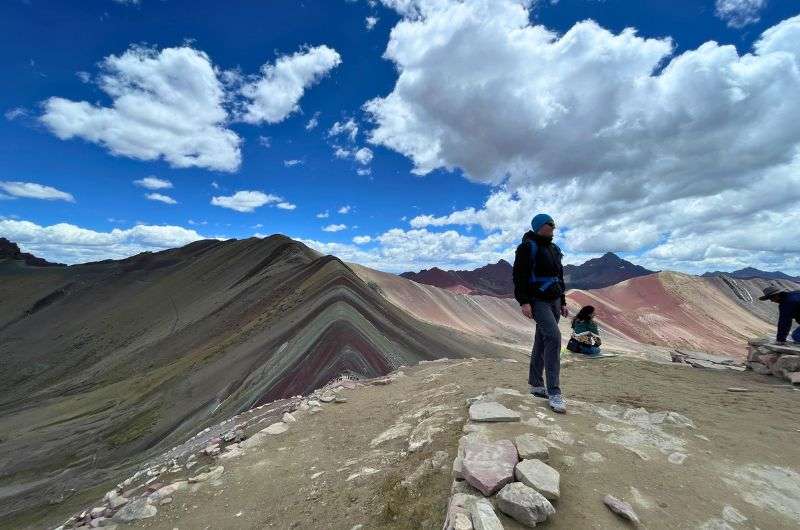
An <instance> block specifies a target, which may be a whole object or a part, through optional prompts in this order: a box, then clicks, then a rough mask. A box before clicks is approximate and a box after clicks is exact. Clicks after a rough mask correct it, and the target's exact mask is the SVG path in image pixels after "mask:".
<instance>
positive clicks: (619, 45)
mask: <svg viewBox="0 0 800 530" xmlns="http://www.w3.org/2000/svg"><path fill="white" fill-rule="evenodd" d="M384 3H385V4H387V5H390V7H395V8H396V9H397V10H398V12H400V13H401V14H402V15H404V18H403V19H401V20H400V22H398V24H397V25H396V26H395V27H394V29H393V31H392V32H391V36H390V40H389V43H388V46H387V48H386V51H385V57H387V58H388V59H390V60H392V61H393V62H394V63H395V65H396V67H397V71H398V78H397V81H396V83H395V86H394V89H393V90H392V92H391V93H390V94H389V95H388V96H386V97H382V98H376V99H373V100H371V101H369V102H367V103H366V105H365V109H366V110H367V112H369V113H370V114H371V116H372V119H373V120H374V122H375V124H376V126H375V128H374V129H373V130H372V131H369V132H368V137H369V139H370V141H371V142H372V143H374V144H377V145H383V146H386V147H388V148H390V149H393V150H395V151H397V152H399V153H401V154H403V155H405V156H407V157H408V158H409V159H411V161H412V162H413V163H414V172H415V173H417V174H420V175H424V174H427V173H429V172H431V171H433V170H436V169H445V170H455V171H460V172H462V174H463V175H464V176H466V177H467V178H468V179H470V180H472V181H474V182H479V183H485V184H491V185H498V186H500V188H496V189H495V191H492V192H491V193H490V194H489V197H488V199H487V201H486V204H485V205H484V207H482V208H470V209H464V210H459V211H455V212H450V213H448V214H446V215H430V214H429V215H422V216H419V217H417V218H415V219H414V220H412V227H415V228H425V227H429V226H441V227H444V226H446V225H463V226H465V227H466V228H467V229H469V228H470V227H471V226H474V225H480V226H481V227H483V229H484V230H486V231H487V232H488V235H487V236H486V238H485V240H491V241H492V243H493V244H496V245H497V246H496V247H495V249H496V250H498V251H501V250H502V251H504V252H505V251H508V249H511V250H512V251H513V246H514V245H515V244H516V242H517V241H518V240H519V236H520V235H521V233H522V231H524V230H525V228H526V226H527V224H528V222H529V220H530V217H531V216H532V215H533V213H535V212H537V211H547V212H548V213H551V214H552V215H554V216H557V221H558V222H559V228H560V230H559V231H560V233H561V237H562V238H563V239H562V243H563V245H564V246H565V247H566V248H567V249H568V250H569V251H571V252H572V254H573V255H580V254H586V253H594V252H601V251H606V250H612V251H614V250H616V251H622V252H631V253H635V254H641V255H642V256H643V259H648V260H649V263H650V264H651V265H655V266H656V268H667V267H671V266H675V267H678V268H681V269H683V270H695V271H698V270H700V269H701V268H703V267H706V266H708V265H712V264H713V263H715V262H713V261H710V260H713V259H717V260H723V259H724V260H727V261H726V262H727V263H730V262H731V260H734V259H735V260H737V262H739V263H745V262H748V261H749V262H750V263H752V264H754V265H756V266H758V265H757V264H761V265H771V264H774V265H777V266H778V267H776V268H780V265H781V263H784V264H785V265H786V268H791V267H794V268H795V269H796V268H797V267H798V265H797V261H796V259H795V258H794V257H793V255H792V254H791V253H792V252H795V251H796V250H795V249H796V248H797V247H796V245H797V244H798V243H796V240H797V238H796V237H793V236H794V232H796V231H792V230H791V229H787V228H786V227H785V225H784V224H783V223H782V222H781V220H783V219H786V220H788V221H793V220H794V219H795V218H796V217H795V216H796V214H794V212H795V211H797V210H798V209H797V204H798V203H800V182H799V181H798V179H800V17H794V18H790V19H787V20H784V21H783V22H781V23H779V24H776V25H775V26H773V27H772V28H770V29H768V30H766V31H764V32H763V34H762V35H761V36H760V38H759V39H758V40H757V41H756V43H755V44H754V46H753V49H752V50H751V51H749V52H747V53H739V52H738V51H737V49H736V48H735V47H734V46H732V45H725V44H719V43H716V42H711V41H710V42H706V43H704V44H702V45H700V46H699V47H697V48H696V49H690V50H686V51H684V52H682V53H680V54H676V53H674V46H673V43H672V41H671V40H670V39H669V38H647V37H645V36H640V35H638V34H637V33H636V31H635V30H634V29H627V30H624V31H622V32H620V33H613V32H611V31H608V30H606V29H604V28H602V27H601V26H599V25H598V24H596V23H595V22H592V21H585V22H580V23H577V24H575V25H574V26H573V27H572V28H570V29H569V30H568V31H566V32H565V33H563V34H557V33H555V32H553V31H551V30H549V29H548V28H546V27H544V26H541V25H536V24H532V23H531V22H530V20H531V19H530V13H529V11H528V8H529V7H530V5H531V2H529V1H523V0H492V1H488V0H464V1H455V0H411V1H406V2H404V1H400V0H397V1H385V2H384ZM768 214H772V215H774V216H775V217H770V216H769V215H768ZM743 226H754V227H759V231H757V232H753V233H754V236H753V237H751V238H749V239H750V240H748V238H747V237H742V234H741V232H740V228H741V227H743ZM770 226H774V227H775V228H774V229H770ZM762 230H763V231H765V232H768V233H769V235H762V234H763V232H762ZM755 234H758V235H757V236H755ZM490 238H492V239H490ZM481 241H483V240H481ZM687 241H702V242H704V243H706V244H707V245H708V246H709V247H710V246H714V245H716V247H717V250H715V251H714V252H706V251H702V252H701V251H700V248H701V247H702V245H700V246H698V245H693V244H692V245H689V244H685V245H684V244H683V243H684V242H687ZM723 242H724V245H723ZM477 244H479V242H478V241H476V245H477ZM487 244H488V243H487ZM670 244H671V245H672V246H667V247H665V246H664V245H670ZM721 247H724V248H721ZM672 248H682V249H694V250H693V252H692V254H691V256H687V255H686V254H685V253H683V254H681V253H677V252H675V251H673V250H671V249H672ZM655 249H659V250H655ZM723 254H724V257H723ZM679 258H680V259H679ZM507 259H508V258H507ZM658 260H661V261H660V263H661V264H662V265H661V266H659V265H658V263H659V261H658ZM718 262H721V261H718Z"/></svg>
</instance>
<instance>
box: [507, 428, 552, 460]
mask: <svg viewBox="0 0 800 530" xmlns="http://www.w3.org/2000/svg"><path fill="white" fill-rule="evenodd" d="M514 445H515V446H516V447H517V452H518V453H519V457H520V458H522V459H523V460H525V459H528V458H537V459H539V460H547V459H548V458H549V456H550V450H549V449H548V448H547V444H546V443H545V442H544V440H542V438H541V437H539V436H536V435H535V434H522V435H520V436H517V437H516V438H514Z"/></svg>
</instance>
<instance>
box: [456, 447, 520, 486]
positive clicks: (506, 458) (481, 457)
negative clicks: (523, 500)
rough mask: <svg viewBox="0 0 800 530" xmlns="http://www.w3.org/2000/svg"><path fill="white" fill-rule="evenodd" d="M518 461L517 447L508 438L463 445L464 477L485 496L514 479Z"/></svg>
mask: <svg viewBox="0 0 800 530" xmlns="http://www.w3.org/2000/svg"><path fill="white" fill-rule="evenodd" d="M518 461H519V457H518V455H517V448H516V447H514V444H513V443H511V441H509V440H498V441H496V442H486V441H483V440H473V441H468V442H467V443H466V444H465V446H464V461H463V463H462V474H463V475H464V479H465V480H466V481H467V482H469V483H470V484H471V485H472V486H474V487H475V488H477V489H478V490H480V492H481V493H483V494H484V495H486V496H487V497H488V496H490V495H492V494H494V493H495V492H496V491H498V490H499V489H500V488H502V487H503V486H505V485H506V484H508V483H509V482H512V481H513V480H514V468H515V467H516V465H517V462H518Z"/></svg>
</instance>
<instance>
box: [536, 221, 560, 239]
mask: <svg viewBox="0 0 800 530" xmlns="http://www.w3.org/2000/svg"><path fill="white" fill-rule="evenodd" d="M555 228H556V224H555V223H553V222H549V223H545V224H543V225H542V226H541V228H539V231H538V232H536V233H537V234H539V235H540V236H544V237H552V236H553V230H555Z"/></svg>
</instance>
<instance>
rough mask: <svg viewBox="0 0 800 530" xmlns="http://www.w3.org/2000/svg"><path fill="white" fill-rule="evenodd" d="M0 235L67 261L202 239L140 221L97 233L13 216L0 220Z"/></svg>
mask: <svg viewBox="0 0 800 530" xmlns="http://www.w3.org/2000/svg"><path fill="white" fill-rule="evenodd" d="M0 236H2V237H6V238H8V239H10V240H11V241H14V242H16V243H18V244H19V246H20V248H21V249H22V250H23V251H24V252H31V253H33V254H35V255H37V256H40V257H43V258H45V259H47V260H50V261H56V262H61V263H68V264H72V263H83V262H87V261H98V260H103V259H121V258H125V257H128V256H132V255H134V254H138V253H140V252H144V251H156V250H164V249H167V248H173V247H179V246H182V245H186V244H188V243H191V242H192V241H197V240H199V239H206V238H204V237H203V236H202V235H200V234H198V233H197V232H196V231H194V230H190V229H186V228H183V227H180V226H159V225H143V224H142V225H137V226H134V227H132V228H128V229H120V228H115V229H113V230H111V231H110V232H98V231H96V230H91V229H88V228H82V227H80V226H76V225H73V224H69V223H58V224H54V225H50V226H41V225H38V224H36V223H33V222H30V221H25V220H14V219H0Z"/></svg>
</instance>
